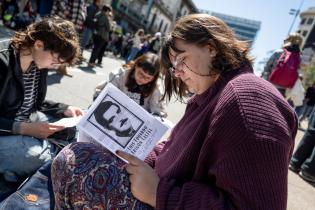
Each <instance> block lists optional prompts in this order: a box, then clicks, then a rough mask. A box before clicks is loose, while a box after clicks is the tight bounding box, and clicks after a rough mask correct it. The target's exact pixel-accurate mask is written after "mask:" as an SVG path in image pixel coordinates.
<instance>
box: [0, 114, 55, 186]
mask: <svg viewBox="0 0 315 210" xmlns="http://www.w3.org/2000/svg"><path fill="white" fill-rule="evenodd" d="M51 119H52V118H51V117H49V116H46V115H44V114H43V113H40V112H38V113H37V114H36V115H34V117H33V119H32V121H50V120H51ZM56 154H57V148H56V146H55V145H53V144H51V143H49V142H48V141H47V140H43V139H36V138H34V137H31V136H22V135H12V136H0V174H3V176H4V179H5V181H8V182H20V181H21V180H23V179H24V178H25V177H28V176H29V175H31V174H33V173H34V172H35V171H36V170H37V169H38V168H40V167H41V166H42V165H43V164H44V163H45V162H47V161H49V160H51V159H52V158H53V157H55V156H56Z"/></svg>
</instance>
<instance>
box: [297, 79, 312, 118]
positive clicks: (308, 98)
mask: <svg viewBox="0 0 315 210" xmlns="http://www.w3.org/2000/svg"><path fill="white" fill-rule="evenodd" d="M304 100H305V104H304V108H303V111H302V113H301V115H300V116H299V124H301V122H302V121H303V120H305V119H306V118H308V117H309V116H310V114H311V113H312V111H313V109H314V106H315V82H313V84H312V85H311V86H310V87H308V88H307V90H306V94H305V98H304Z"/></svg>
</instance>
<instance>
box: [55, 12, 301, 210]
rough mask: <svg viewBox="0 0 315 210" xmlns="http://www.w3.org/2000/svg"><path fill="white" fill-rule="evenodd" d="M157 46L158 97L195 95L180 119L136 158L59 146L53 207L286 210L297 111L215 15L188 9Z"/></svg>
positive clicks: (80, 145) (75, 145)
mask: <svg viewBox="0 0 315 210" xmlns="http://www.w3.org/2000/svg"><path fill="white" fill-rule="evenodd" d="M161 49H162V51H161V55H162V57H161V58H162V59H161V62H162V69H163V70H164V71H165V95H164V96H165V97H167V98H168V99H170V98H171V96H172V95H173V94H176V95H177V96H178V97H179V99H183V97H185V95H186V93H187V91H188V90H189V92H191V93H194V95H193V97H192V98H190V99H189V101H188V104H187V107H186V111H185V114H184V116H183V117H182V119H181V120H180V121H179V122H178V123H177V124H176V126H175V127H174V128H173V130H172V132H171V134H170V136H169V138H168V140H167V141H166V142H164V143H163V142H161V143H160V144H158V145H157V146H156V147H155V148H154V149H153V150H152V151H151V153H150V154H149V156H148V157H147V158H146V159H145V161H142V160H140V159H138V158H137V157H135V156H133V155H131V154H127V153H125V152H123V151H116V154H117V155H118V156H120V157H122V158H123V159H125V160H127V161H128V164H126V163H125V162H123V161H121V160H120V159H119V158H118V157H116V156H115V155H113V154H112V153H110V152H108V151H107V150H106V149H105V148H102V147H99V146H97V145H95V144H91V143H73V144H71V145H69V146H67V147H65V148H64V149H63V150H62V151H61V152H60V153H59V154H58V156H57V157H56V158H55V159H54V161H53V164H52V174H51V175H52V183H53V189H54V195H55V202H56V206H55V207H56V208H55V209H58V210H59V209H157V210H165V209H180V210H209V209H215V210H219V209H220V210H223V209H229V210H230V209H233V210H258V209H266V210H267V209H268V210H269V209H270V210H271V209H277V210H285V209H286V207H287V195H288V191H287V188H288V182H287V181H288V165H289V161H290V157H291V154H292V151H293V147H294V138H295V135H296V132H297V117H296V115H295V113H294V110H293V109H292V108H291V107H290V105H289V104H288V103H287V102H286V101H285V100H284V98H283V97H282V96H281V94H280V93H279V91H277V89H276V88H275V87H274V86H273V85H272V84H270V83H269V82H267V81H265V80H264V79H262V78H259V77H257V76H256V75H255V74H254V73H253V68H252V59H251V57H250V55H249V46H248V43H246V42H244V41H242V40H239V39H238V38H237V37H236V36H235V34H234V33H233V31H232V29H231V28H229V27H228V26H227V25H226V24H225V23H224V22H223V21H222V20H220V19H219V18H216V17H214V16H210V15H207V14H192V15H186V16H183V17H181V18H180V19H178V20H177V22H176V24H175V25H174V28H173V30H172V31H171V34H170V35H169V36H168V37H167V38H166V40H165V42H164V43H163V44H162V48H161Z"/></svg>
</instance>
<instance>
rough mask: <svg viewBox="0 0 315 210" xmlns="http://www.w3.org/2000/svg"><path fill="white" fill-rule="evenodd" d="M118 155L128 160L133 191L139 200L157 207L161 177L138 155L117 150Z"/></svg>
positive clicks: (127, 167)
mask: <svg viewBox="0 0 315 210" xmlns="http://www.w3.org/2000/svg"><path fill="white" fill-rule="evenodd" d="M117 155H119V156H120V157H122V158H123V159H125V160H127V161H128V162H129V163H128V164H127V165H126V170H127V172H128V173H129V175H130V176H129V181H130V183H131V192H132V194H133V196H135V197H136V198H137V199H138V200H140V201H142V202H144V203H147V204H149V205H151V206H152V207H155V205H156V191H157V187H158V184H159V181H160V178H159V177H158V175H157V174H156V173H155V171H154V170H153V169H152V168H151V167H150V166H149V165H148V164H146V163H145V162H143V161H142V160H140V159H138V158H137V157H135V156H133V155H130V154H128V153H126V152H123V151H117Z"/></svg>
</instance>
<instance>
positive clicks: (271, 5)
mask: <svg viewBox="0 0 315 210" xmlns="http://www.w3.org/2000/svg"><path fill="white" fill-rule="evenodd" d="M301 1H302V0H265V1H263V0H193V2H194V3H195V5H196V6H197V7H198V8H201V9H206V10H210V11H214V12H220V13H223V14H227V15H234V16H238V17H243V18H248V19H253V20H257V21H260V22H261V28H260V31H259V32H258V35H257V38H256V41H255V44H254V45H253V50H252V55H253V56H254V57H256V60H255V69H256V70H257V69H258V68H259V66H258V65H257V62H258V61H260V60H262V59H263V58H264V57H266V56H267V52H268V51H270V50H273V49H278V48H279V47H281V45H282V43H283V40H284V39H285V37H286V36H287V34H288V31H289V28H290V26H291V24H292V22H293V18H294V16H293V15H289V11H290V9H291V8H293V9H298V7H299V6H300V3H301ZM309 7H315V1H314V0H304V3H303V5H302V9H301V11H304V10H306V9H308V8H309ZM299 22H300V18H299V16H298V17H297V18H296V21H295V24H294V26H293V29H292V32H294V31H296V29H297V27H298V24H299Z"/></svg>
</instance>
